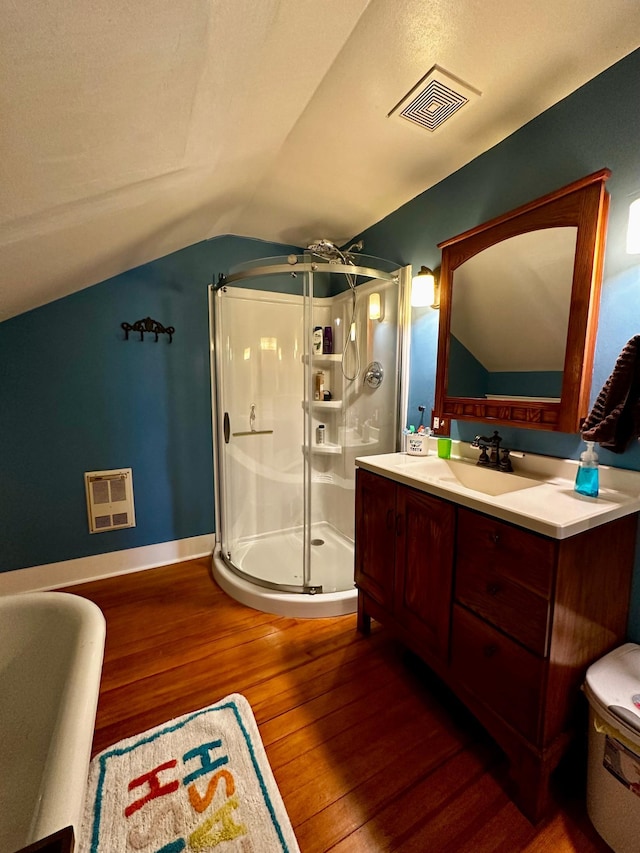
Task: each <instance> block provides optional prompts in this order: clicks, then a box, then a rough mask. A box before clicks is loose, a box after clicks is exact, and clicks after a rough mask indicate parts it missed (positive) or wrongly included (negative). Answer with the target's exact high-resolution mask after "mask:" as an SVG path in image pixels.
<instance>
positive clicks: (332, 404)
mask: <svg viewBox="0 0 640 853" xmlns="http://www.w3.org/2000/svg"><path fill="white" fill-rule="evenodd" d="M311 405H312V406H313V408H314V409H334V410H335V411H339V410H340V409H342V408H343V405H344V403H343V401H342V400H312V401H311ZM302 406H303V408H304V410H305V412H307V411H309V403H307V402H305V401H304V400H303V402H302Z"/></svg>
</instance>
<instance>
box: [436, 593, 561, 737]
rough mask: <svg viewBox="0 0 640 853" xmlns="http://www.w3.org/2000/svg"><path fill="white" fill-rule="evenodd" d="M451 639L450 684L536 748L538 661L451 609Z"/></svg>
mask: <svg viewBox="0 0 640 853" xmlns="http://www.w3.org/2000/svg"><path fill="white" fill-rule="evenodd" d="M452 638H453V639H452V645H451V668H452V673H453V676H454V678H455V680H456V681H458V682H459V683H460V684H461V685H462V686H463V687H464V688H465V689H467V690H469V691H470V692H471V693H473V695H474V696H476V698H477V699H478V700H479V701H480V702H482V703H483V704H484V705H486V706H487V707H488V708H491V709H493V710H494V711H495V712H496V713H497V714H498V715H499V716H500V717H502V719H503V720H505V721H506V722H507V723H509V724H510V725H511V726H512V727H513V728H514V729H516V730H517V731H519V732H520V733H521V734H523V735H524V736H525V737H526V738H528V739H529V740H530V741H532V742H533V743H536V742H537V740H538V729H539V719H540V707H541V694H542V685H543V678H544V661H543V660H542V659H541V658H539V657H537V656H536V655H533V654H531V652H528V651H527V650H526V649H523V648H522V646H520V645H519V644H518V643H515V642H514V641H513V640H510V639H509V638H508V637H505V636H504V635H503V634H501V633H500V632H499V631H496V630H495V629H494V628H492V627H491V626H490V625H487V623H486V622H483V621H482V620H481V619H479V618H478V617H477V616H474V615H473V614H472V613H469V612H468V611H467V610H465V609H464V608H463V607H461V606H460V605H457V604H456V605H454V608H453V632H452ZM470 707H471V710H473V706H472V705H471V706H470Z"/></svg>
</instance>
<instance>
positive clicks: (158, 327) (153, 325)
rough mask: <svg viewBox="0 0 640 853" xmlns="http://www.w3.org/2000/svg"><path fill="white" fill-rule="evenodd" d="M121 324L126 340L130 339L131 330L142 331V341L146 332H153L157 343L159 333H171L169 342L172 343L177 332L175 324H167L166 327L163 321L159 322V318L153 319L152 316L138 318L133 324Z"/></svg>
mask: <svg viewBox="0 0 640 853" xmlns="http://www.w3.org/2000/svg"><path fill="white" fill-rule="evenodd" d="M120 325H121V326H122V328H123V329H124V339H125V341H128V340H129V332H140V340H141V341H143V340H144V333H145V332H151V333H152V334H154V335H155V336H156V343H158V335H169V343H171V341H172V340H173V334H174V332H175V329H174V328H173V326H167V327H166V328H165V327H164V326H163V325H162V323H158V321H157V320H152V319H151V317H145V318H144V320H136V322H135V323H134V324H133V325H131V323H121V324H120Z"/></svg>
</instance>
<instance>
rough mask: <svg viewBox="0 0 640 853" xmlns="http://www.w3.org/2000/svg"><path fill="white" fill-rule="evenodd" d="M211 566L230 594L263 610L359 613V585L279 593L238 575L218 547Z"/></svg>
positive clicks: (299, 614) (304, 614) (307, 614)
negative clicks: (357, 586)
mask: <svg viewBox="0 0 640 853" xmlns="http://www.w3.org/2000/svg"><path fill="white" fill-rule="evenodd" d="M211 569H212V573H213V578H214V580H215V581H216V583H217V584H218V586H219V587H220V588H221V589H222V590H223V591H224V592H226V593H227V595H230V596H231V598H233V599H234V600H235V601H239V602H240V604H244V605H246V606H247V607H253V608H254V609H255V610H261V611H262V612H263V613H273V614H274V615H276V616H289V617H291V618H296V619H297V618H301V619H314V618H323V617H327V616H346V615H348V614H350V613H355V612H356V608H357V604H358V597H357V590H356V589H355V587H354V588H353V589H349V590H346V591H345V592H323V593H318V594H316V595H309V594H308V593H287V592H277V591H275V590H271V589H266V588H265V587H261V586H258V585H257V584H253V583H250V582H249V581H246V580H244V579H243V578H241V577H238V575H236V574H235V572H233V571H232V569H230V568H228V566H226V565H225V563H224V562H223V561H222V558H221V557H220V552H219V550H216V552H215V554H214V556H213V560H212V565H211Z"/></svg>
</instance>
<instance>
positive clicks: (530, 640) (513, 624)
mask: <svg viewBox="0 0 640 853" xmlns="http://www.w3.org/2000/svg"><path fill="white" fill-rule="evenodd" d="M455 597H456V600H457V601H458V602H460V604H464V605H465V606H466V607H467V608H469V610H473V611H474V613H477V614H478V615H479V616H482V618H483V619H486V620H487V621H488V622H491V623H492V624H493V625H495V626H496V627H497V628H500V629H501V630H502V631H504V632H505V634H509V636H511V637H513V638H514V639H515V640H518V641H519V642H521V643H522V644H523V645H524V646H526V647H527V648H528V649H530V650H531V651H532V652H534V653H535V654H538V655H540V656H541V657H544V655H545V654H546V653H547V637H548V621H549V615H550V611H551V608H550V606H549V602H548V601H547V599H546V598H545V597H544V596H541V595H538V594H537V593H535V592H532V591H531V590H530V589H527V588H526V587H524V586H521V584H519V583H516V582H515V581H513V580H511V578H509V577H508V576H507V575H504V574H502V573H501V572H500V571H499V570H496V569H494V568H493V567H488V566H485V565H480V566H476V565H475V564H473V563H471V562H470V561H466V562H465V563H464V564H463V565H461V566H460V567H459V569H458V572H457V575H456V596H455Z"/></svg>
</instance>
